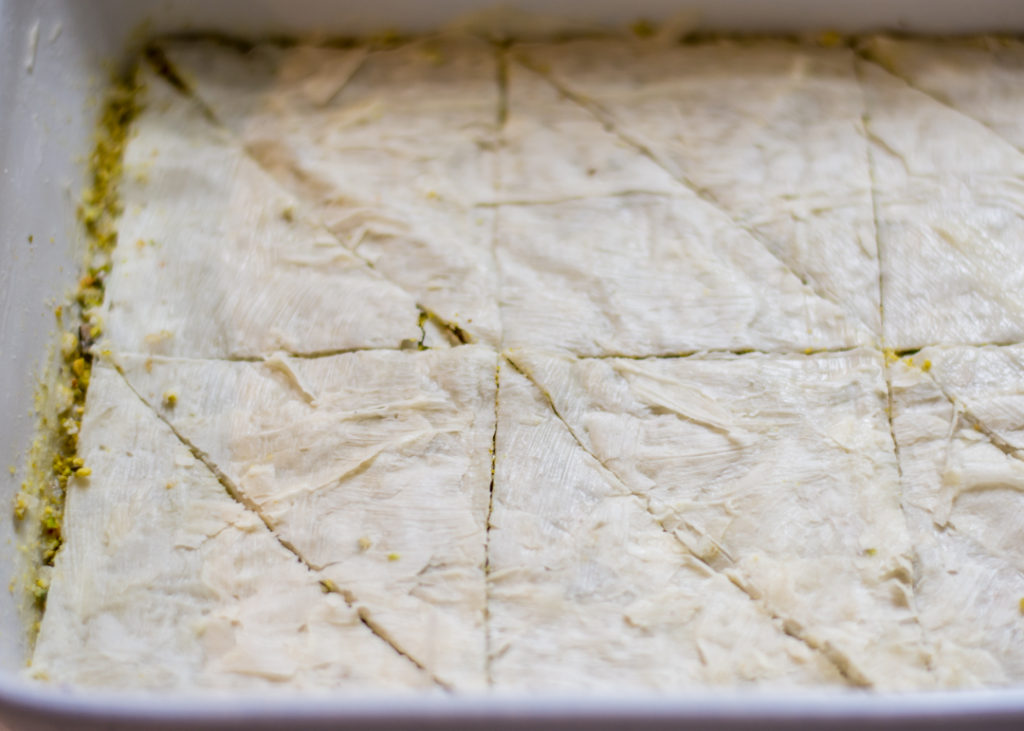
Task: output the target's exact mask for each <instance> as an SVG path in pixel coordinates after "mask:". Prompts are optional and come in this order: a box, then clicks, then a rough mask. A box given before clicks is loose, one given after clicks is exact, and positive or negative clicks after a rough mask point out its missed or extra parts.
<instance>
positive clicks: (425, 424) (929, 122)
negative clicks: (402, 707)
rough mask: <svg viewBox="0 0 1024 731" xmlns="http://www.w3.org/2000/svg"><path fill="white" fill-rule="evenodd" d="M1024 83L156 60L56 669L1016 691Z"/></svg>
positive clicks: (757, 48) (659, 63) (971, 60)
mask: <svg viewBox="0 0 1024 731" xmlns="http://www.w3.org/2000/svg"><path fill="white" fill-rule="evenodd" d="M832 40H833V41H834V40H836V39H832ZM1020 48H1021V46H1020V44H1019V43H1018V42H1016V41H1010V40H1006V39H986V40H973V41H957V42H948V43H947V42H938V41H935V42H932V41H922V40H907V39H891V38H881V37H879V38H868V39H849V42H845V41H843V42H838V43H831V42H829V43H817V44H816V43H811V42H803V43H798V42H792V41H785V40H765V39H760V40H755V39H745V40H737V39H731V40H730V39H720V40H708V41H701V42H692V43H691V42H688V43H678V44H677V43H666V42H664V40H657V39H655V40H641V39H635V38H630V39H625V38H603V39H600V38H587V39H575V40H567V41H562V42H551V43H532V42H531V43H506V42H493V41H490V40H487V39H484V38H478V37H471V36H462V35H456V34H441V35H436V36H431V37H423V38H415V39H387V38H381V39H377V40H373V41H367V42H360V43H355V42H351V43H350V42H344V43H341V42H339V43H333V44H324V45H316V46H314V45H303V44H288V43H260V44H255V45H246V44H232V43H226V42H222V41H214V40H185V39H173V40H168V41H160V42H158V43H156V44H155V45H154V46H153V47H152V48H151V49H150V53H149V54H148V55H147V60H146V61H145V62H144V63H143V65H142V70H141V72H140V82H141V87H140V89H139V91H138V102H139V107H140V112H139V114H138V116H137V118H136V119H135V121H134V124H133V127H132V131H131V135H130V136H129V138H128V141H127V144H126V149H125V155H124V165H123V167H124V177H123V180H122V181H121V183H120V188H119V191H120V197H121V199H120V203H121V208H122V209H123V213H122V214H121V216H120V220H119V228H118V236H117V241H116V246H115V248H114V250H113V252H112V254H111V261H110V271H109V273H105V272H104V273H103V274H102V278H103V280H104V281H103V284H104V285H105V299H104V302H103V304H102V306H101V309H100V311H99V313H98V314H99V316H98V317H97V318H95V319H94V320H93V322H95V323H101V324H102V333H98V332H97V331H96V330H95V329H94V330H93V331H92V332H91V334H90V337H89V338H88V340H89V342H88V343H87V345H88V346H90V347H91V349H90V352H89V357H90V358H91V363H92V371H91V377H90V383H89V390H88V397H87V401H86V404H85V409H84V412H85V413H84V417H83V420H82V423H81V427H80V429H78V433H77V437H76V438H77V440H78V452H77V457H78V459H79V460H80V461H79V462H77V463H76V467H75V469H76V475H75V476H74V477H73V478H71V480H70V483H69V488H68V495H67V502H66V514H65V519H64V526H63V531H64V536H65V543H64V545H63V547H62V548H61V549H60V551H59V553H58V554H57V558H56V562H55V565H54V566H53V569H52V586H51V588H50V590H49V595H48V600H47V608H46V612H45V615H44V618H43V621H42V626H41V630H40V633H39V637H38V642H37V644H36V648H35V651H34V658H33V662H32V667H31V669H30V672H31V673H33V674H34V675H35V676H36V677H40V678H47V679H49V680H51V681H54V682H59V683H72V684H77V685H93V686H101V687H117V688H148V689H157V688H161V689H162V688H184V689H198V688H221V689H222V688H236V689H249V690H257V691H260V692H262V691H265V690H267V689H284V690H295V689H302V690H306V691H326V692H335V691H353V690H354V691H358V692H362V691H363V690H365V689H367V688H374V689H383V690H396V689H406V690H415V691H417V692H479V691H484V690H494V691H498V692H501V691H511V692H521V691H529V692H534V691H540V692H576V691H584V692H621V693H625V692H634V691H656V692H662V693H668V692H674V691H675V692H678V691H681V690H686V689H693V688H701V687H707V686H719V687H721V686H727V687H732V686H742V687H745V688H762V687H764V688H773V689H775V688H791V687H801V688H815V689H821V688H832V689H835V688H844V689H852V688H872V689H880V690H900V691H902V690H911V689H914V690H921V689H935V688H950V687H968V686H994V685H1009V684H1014V683H1020V682H1021V681H1022V680H1024V654H1022V652H1021V651H1020V648H1021V646H1022V642H1021V640H1022V638H1021V633H1022V632H1024V629H1022V628H1024V621H1022V616H1024V578H1022V577H1024V573H1022V572H1024V553H1022V551H1021V548H1020V546H1021V545H1022V539H1024V522H1022V521H1021V520H1020V519H1019V516H1020V515H1022V514H1024V513H1022V512H1021V500H1022V499H1024V350H1022V348H1024V346H1022V345H1021V344H1020V343H1021V341H1024V299H1022V297H1024V295H1022V292H1024V267H1021V266H1020V265H1019V264H1020V259H1021V247H1022V245H1024V228H1022V224H1021V221H1024V198H1022V190H1024V188H1022V186H1021V181H1022V180H1024V158H1022V157H1021V155H1022V154H1024V152H1022V149H1021V145H1022V143H1024V140H1022V137H1021V133H1020V132H1019V128H1020V123H1019V120H1018V119H1017V117H1019V116H1020V115H1019V114H1017V112H1018V111H1019V108H1020V105H1021V94H1022V93H1024V91H1021V90H1024V84H1022V83H1020V82H1021V81H1022V80H1024V79H1022V75H1024V69H1020V68H1019V66H1020V56H1021V52H1020ZM93 340H95V342H93ZM84 377H85V376H83V378H84Z"/></svg>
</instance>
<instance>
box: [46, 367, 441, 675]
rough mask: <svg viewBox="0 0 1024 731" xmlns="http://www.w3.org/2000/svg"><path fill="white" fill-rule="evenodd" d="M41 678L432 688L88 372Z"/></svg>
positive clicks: (110, 377) (112, 376)
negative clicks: (84, 468)
mask: <svg viewBox="0 0 1024 731" xmlns="http://www.w3.org/2000/svg"><path fill="white" fill-rule="evenodd" d="M79 454H80V455H81V456H82V458H83V459H84V461H85V463H86V464H87V465H88V466H89V468H90V469H91V470H92V474H91V475H90V476H89V477H88V478H76V479H75V480H73V481H72V484H71V486H70V489H69V493H68V503H67V513H66V518H65V521H64V534H65V543H64V547H63V548H62V550H61V551H60V554H59V556H58V558H57V561H56V565H55V567H54V576H53V581H52V587H51V589H50V593H49V597H48V600H47V607H46V614H45V615H44V617H43V626H42V628H41V630H40V633H39V640H38V642H37V644H36V648H35V654H34V657H33V661H32V672H33V674H34V675H36V676H38V677H45V678H47V679H49V680H51V681H54V682H58V683H73V684H75V685H79V686H101V687H116V688H119V689H138V688H159V689H166V688H185V689H188V688H198V687H212V688H238V689H253V690H256V689H259V690H263V691H266V690H273V689H275V688H288V689H294V688H303V689H309V690H316V689H329V688H330V689H335V688H341V689H345V688H359V687H361V688H366V687H371V686H372V687H382V686H383V687H390V688H396V689H397V688H428V687H429V686H430V679H429V677H428V676H427V675H426V674H424V673H423V672H422V671H420V670H419V669H418V668H416V666H415V665H413V664H412V663H411V662H409V660H408V659H407V658H404V657H402V656H400V655H399V654H398V653H396V652H395V651H394V650H393V649H392V648H391V647H389V646H388V645H387V644H386V643H384V642H383V641H382V640H381V639H379V638H378V637H374V636H373V634H372V633H371V632H370V630H369V629H367V627H366V626H365V625H364V624H363V623H362V622H361V621H360V620H359V617H358V615H357V613H356V611H355V609H353V608H350V607H349V606H347V605H346V603H345V601H344V600H343V599H342V597H341V596H339V595H338V594H334V593H325V592H324V591H323V589H322V587H321V586H320V583H319V576H318V575H317V574H315V573H313V572H311V571H310V570H309V569H308V568H306V567H305V566H303V565H302V564H301V563H300V562H299V561H298V560H297V559H296V557H295V556H294V555H293V554H292V553H291V552H289V551H288V550H286V549H285V548H284V547H283V546H281V544H280V543H278V541H277V539H276V538H275V537H274V536H273V535H272V534H271V533H270V532H269V531H268V530H267V528H266V526H265V525H264V524H263V523H262V522H261V521H260V519H259V518H258V517H257V516H256V515H254V514H253V513H252V512H250V511H248V510H246V509H245V508H244V507H242V506H241V505H240V504H239V503H238V502H236V501H235V500H233V499H232V498H231V497H230V496H229V495H228V493H227V492H226V491H225V489H224V487H223V486H222V485H221V484H220V483H219V482H218V481H217V478H216V477H215V476H214V475H213V474H212V473H211V472H210V471H209V470H208V469H207V468H206V467H205V466H204V465H203V464H202V462H200V461H199V460H197V459H195V457H193V455H192V453H191V452H190V451H189V450H188V449H187V448H186V447H185V446H184V445H182V444H181V442H180V441H179V440H178V438H177V437H176V436H175V435H174V433H173V432H172V431H171V430H170V429H169V428H168V427H167V426H166V425H165V424H164V423H163V422H162V421H160V419H158V418H157V416H156V415H155V414H154V413H153V412H152V411H151V410H150V409H149V408H148V407H147V406H145V405H144V404H143V403H142V402H141V401H140V400H139V398H138V396H136V395H135V394H134V393H133V392H132V391H131V389H130V388H129V387H128V386H127V384H126V383H125V382H124V380H123V379H122V377H121V376H120V375H118V373H117V372H116V371H114V369H113V368H111V367H110V366H108V365H106V364H103V363H99V364H97V365H96V366H95V367H94V368H93V373H92V384H91V386H90V389H89V404H88V408H87V409H86V414H85V417H84V419H83V423H82V431H81V435H80V440H79Z"/></svg>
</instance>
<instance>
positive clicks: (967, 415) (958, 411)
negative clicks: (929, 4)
mask: <svg viewBox="0 0 1024 731" xmlns="http://www.w3.org/2000/svg"><path fill="white" fill-rule="evenodd" d="M922 373H924V374H925V375H926V376H928V378H929V380H930V381H931V382H932V383H933V384H935V387H936V388H937V389H938V391H939V393H941V394H942V396H943V397H944V398H945V399H946V400H947V401H948V402H949V404H950V405H951V406H952V407H953V412H954V415H958V416H959V417H962V418H963V419H964V420H965V421H967V422H968V423H970V425H971V426H972V427H973V428H975V429H976V430H977V431H979V432H981V433H982V434H983V435H984V436H985V437H986V438H987V439H988V440H989V443H990V444H991V445H992V446H993V447H995V448H996V449H998V450H999V451H1001V452H1002V453H1003V454H1005V455H1006V456H1007V457H1010V458H1011V459H1015V460H1018V461H1021V462H1024V454H1021V450H1019V449H1017V448H1016V447H1014V446H1013V445H1011V444H1009V443H1008V442H1007V441H1006V440H1004V439H1003V438H1002V437H1001V436H999V434H998V433H997V432H995V431H993V430H992V429H990V428H989V427H988V426H986V425H985V423H984V422H982V421H981V420H980V419H979V418H978V417H977V415H975V414H974V413H973V412H972V411H971V410H970V408H969V407H968V406H967V404H965V403H963V402H962V401H960V400H959V399H958V398H956V397H955V396H953V395H952V394H950V393H949V392H947V391H946V389H945V388H944V387H943V386H942V384H941V383H940V382H939V380H938V379H937V378H936V377H935V376H934V375H933V374H932V373H931V372H929V371H924V370H922ZM896 446H897V452H896V453H897V456H898V455H899V444H898V443H897V445H896ZM946 530H950V531H953V532H954V533H956V534H957V535H958V536H959V537H960V538H962V539H963V540H965V541H967V542H968V543H970V544H971V545H972V546H974V547H975V548H976V549H978V550H979V551H980V552H982V553H984V554H985V555H986V556H989V557H990V558H994V559H996V560H997V561H1000V562H1002V563H1003V564H1005V565H1007V566H1008V567H1009V568H1010V569H1012V570H1013V571H1015V572H1016V573H1017V574H1018V575H1019V576H1021V577H1024V570H1022V569H1019V568H1017V566H1015V565H1014V564H1013V562H1012V561H1010V560H1008V559H1007V558H1006V556H1002V555H1000V554H997V553H994V552H993V551H992V550H991V549H989V548H988V547H987V546H985V545H984V544H982V543H980V542H979V541H978V540H977V539H975V538H974V537H972V536H970V535H968V534H966V533H964V532H963V531H961V530H960V528H958V527H957V526H956V525H955V524H954V523H949V524H947V526H946Z"/></svg>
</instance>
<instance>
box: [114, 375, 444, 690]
mask: <svg viewBox="0 0 1024 731" xmlns="http://www.w3.org/2000/svg"><path fill="white" fill-rule="evenodd" d="M110 365H111V366H112V367H113V368H114V369H115V370H116V371H117V373H118V375H120V376H121V378H122V379H123V380H124V383H125V385H126V386H127V387H128V388H129V390H131V392H132V393H133V394H135V396H136V398H138V399H139V401H141V402H142V403H143V404H144V405H145V406H146V408H147V409H149V411H150V412H151V413H152V414H153V415H154V416H155V417H156V418H157V419H159V420H160V421H161V422H162V423H163V424H164V425H166V426H167V428H168V429H170V431H171V433H172V434H174V436H175V438H177V439H178V441H179V442H181V444H182V445H183V446H184V447H185V448H186V449H188V450H189V452H191V453H192V455H193V456H194V457H195V458H196V459H197V460H199V461H200V462H201V463H202V464H203V466H204V467H206V469H207V470H208V471H209V472H210V474H212V475H213V476H214V478H216V480H217V482H219V483H220V484H221V486H222V487H223V488H224V490H225V491H226V492H227V493H228V495H230V496H231V498H232V499H233V500H234V501H235V502H237V503H238V504H240V505H241V506H242V507H244V508H245V509H246V510H248V511H250V512H251V513H253V514H254V515H255V516H256V517H258V518H259V519H260V521H261V522H262V523H263V525H264V527H265V528H266V529H267V531H268V532H269V533H270V535H272V536H273V537H274V539H275V540H276V541H277V542H278V543H279V544H280V545H281V546H282V547H283V548H284V549H286V550H287V551H288V552H289V553H291V554H292V555H293V556H295V558H297V559H298V560H299V562H300V563H301V564H302V565H303V566H304V567H305V568H306V570H307V571H308V572H309V573H310V574H312V575H313V576H314V577H315V578H316V579H317V580H318V581H319V582H320V585H321V586H322V587H323V588H324V589H325V590H326V591H328V592H330V593H334V594H337V595H339V596H340V597H341V598H342V599H344V601H345V603H346V604H347V605H348V606H349V607H351V608H352V609H355V610H356V613H357V615H358V617H359V619H360V621H361V622H362V623H363V625H364V626H366V628H367V629H368V630H369V631H370V632H371V633H373V635H375V636H376V637H377V638H378V639H380V640H381V641H383V642H384V643H385V644H387V645H388V646H389V647H390V648H391V649H392V650H394V651H395V652H396V653H398V654H399V655H401V656H402V657H404V658H405V659H406V660H408V661H409V662H411V663H412V664H413V665H415V666H416V667H417V668H418V669H419V670H420V671H421V672H423V673H425V674H426V675H427V676H428V677H430V679H431V681H433V682H434V684H435V685H437V686H438V687H440V688H442V689H443V690H446V691H451V690H452V688H451V687H450V686H449V685H448V684H447V683H445V682H444V681H442V680H440V679H439V678H437V677H435V676H434V674H433V673H431V672H430V671H429V670H427V668H426V666H425V665H424V664H423V663H421V662H420V661H419V660H417V659H416V658H415V657H413V656H412V655H411V654H410V653H409V652H408V651H406V650H405V649H404V648H403V647H402V646H401V645H399V644H398V643H397V642H396V641H395V640H394V639H393V638H392V637H391V636H390V635H389V634H388V633H387V632H386V631H384V630H383V628H381V627H380V625H378V624H377V623H376V622H375V621H374V620H373V618H372V615H371V614H370V612H369V610H367V609H366V608H365V607H363V606H356V602H357V599H356V596H355V595H354V594H353V593H352V592H351V591H349V590H348V589H342V588H340V587H338V586H337V585H336V584H335V583H334V582H333V581H331V580H330V579H325V578H322V577H321V576H320V571H321V567H318V566H316V565H315V564H313V563H311V562H310V561H309V560H308V559H307V558H306V557H305V556H304V555H303V554H302V552H301V551H299V549H298V548H296V547H295V545H294V544H293V543H291V542H290V541H288V540H287V539H285V538H284V537H283V536H281V535H280V534H279V533H278V532H277V531H276V530H274V528H273V524H272V523H271V521H270V519H269V518H267V516H266V515H265V514H264V513H263V511H262V510H261V509H260V507H259V505H257V504H256V503H255V502H254V501H253V500H252V499H251V498H250V497H249V496H248V495H246V494H245V492H244V491H242V490H241V489H239V488H238V486H237V485H235V484H234V483H233V482H232V481H231V479H230V478H229V477H228V476H227V475H226V474H225V473H224V472H223V471H222V470H221V469H220V468H219V467H218V466H217V465H216V463H214V462H213V461H212V460H211V459H210V457H209V455H208V454H206V453H205V452H204V451H203V450H201V449H199V447H198V446H196V445H195V444H193V443H192V441H191V440H189V439H188V438H187V437H185V435H183V434H182V433H181V432H179V431H178V430H177V429H176V428H175V426H174V425H173V424H172V423H171V422H170V421H169V420H168V419H167V418H165V417H164V415H163V414H161V413H160V412H159V410H157V409H156V408H154V407H153V405H152V404H151V403H150V402H149V401H148V400H146V398H145V397H144V396H143V395H142V394H141V393H139V392H138V391H137V390H136V389H135V386H134V385H133V384H132V382H131V380H129V378H128V376H127V375H126V374H125V372H124V371H123V370H122V369H121V367H120V365H118V364H117V363H114V362H110Z"/></svg>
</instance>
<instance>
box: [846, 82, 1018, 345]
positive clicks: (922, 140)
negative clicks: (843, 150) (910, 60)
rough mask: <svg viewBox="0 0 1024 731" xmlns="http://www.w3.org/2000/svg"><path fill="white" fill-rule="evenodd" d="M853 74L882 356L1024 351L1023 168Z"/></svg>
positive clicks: (908, 96)
mask: <svg viewBox="0 0 1024 731" xmlns="http://www.w3.org/2000/svg"><path fill="white" fill-rule="evenodd" d="M861 68H862V78H863V79H864V87H865V96H866V101H867V111H868V115H869V122H868V132H869V133H870V135H871V140H872V144H871V160H872V166H873V172H874V180H875V190H876V196H877V203H878V238H879V247H880V250H881V252H882V262H881V266H882V288H883V291H882V299H883V302H882V304H883V307H884V308H885V340H886V344H887V345H888V346H889V347H891V348H893V349H895V350H910V349H916V348H919V347H923V346H926V345H940V344H941V345H956V344H973V345H981V344H984V343H1006V342H1017V341H1020V340H1024V269H1022V268H1021V267H1019V266H1015V265H1013V264H1012V263H1013V262H1017V261H1020V258H1021V252H1022V250H1024V187H1022V186H1021V182H1020V181H1021V180H1022V179H1024V156H1022V155H1021V153H1020V152H1019V151H1018V150H1017V149H1016V148H1014V147H1013V146H1012V145H1010V144H1009V143H1007V142H1006V141H1005V140H1003V139H1002V138H1000V137H999V136H997V135H996V134H995V133H993V132H992V131H991V130H989V129H987V128H986V127H984V126H982V125H981V124H980V123H978V122H976V121H974V120H972V119H970V118H968V117H965V116H964V115H962V114H960V113H958V112H956V111H954V110H952V109H950V108H949V107H947V106H945V105H943V104H941V103H940V102H938V101H936V100H935V99H933V98H931V97H930V96H928V95H927V94H925V93H923V92H921V91H918V90H916V89H913V88H911V87H910V86H908V85H907V84H906V83H905V82H903V81H902V80H900V79H898V78H896V77H895V76H892V75H891V74H889V73H888V72H886V71H884V70H882V69H881V68H880V67H878V66H877V65H875V64H871V63H866V62H865V63H862V64H861ZM954 140H955V143H953V142H951V141H954Z"/></svg>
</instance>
